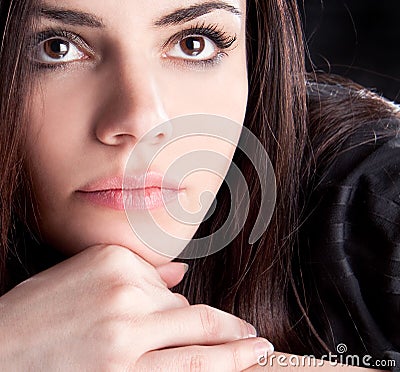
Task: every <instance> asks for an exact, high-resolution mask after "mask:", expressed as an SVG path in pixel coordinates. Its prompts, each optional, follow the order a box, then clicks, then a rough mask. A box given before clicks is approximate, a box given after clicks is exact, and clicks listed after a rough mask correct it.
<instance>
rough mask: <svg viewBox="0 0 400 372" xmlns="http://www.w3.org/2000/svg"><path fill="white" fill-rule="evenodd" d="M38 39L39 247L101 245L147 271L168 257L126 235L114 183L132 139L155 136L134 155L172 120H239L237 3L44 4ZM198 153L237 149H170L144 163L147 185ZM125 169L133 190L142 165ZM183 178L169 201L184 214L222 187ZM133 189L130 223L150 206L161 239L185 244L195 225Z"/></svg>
mask: <svg viewBox="0 0 400 372" xmlns="http://www.w3.org/2000/svg"><path fill="white" fill-rule="evenodd" d="M35 34H37V35H36V37H35V39H36V41H35V42H34V44H33V45H32V46H31V48H32V49H31V52H30V56H31V57H30V58H31V59H32V61H33V63H35V65H36V66H37V67H38V72H37V73H36V75H35V90H34V96H33V98H32V100H31V102H32V105H31V113H30V125H29V128H28V137H27V138H28V155H29V157H28V158H29V162H28V164H27V166H28V168H29V169H30V171H31V174H32V177H33V187H34V193H35V196H36V199H37V202H38V212H39V226H40V230H41V233H42V236H43V238H44V239H45V240H46V241H47V242H48V243H50V244H52V245H53V246H54V247H55V248H56V249H58V250H60V251H62V252H64V253H66V254H68V255H72V254H74V253H77V252H79V251H81V250H83V249H85V248H86V247H89V246H91V245H95V244H102V243H105V244H119V245H123V246H126V247H128V248H129V249H131V250H132V251H134V252H136V253H137V254H139V255H140V256H141V257H142V258H144V259H146V260H147V261H148V262H150V263H152V264H153V265H155V266H158V265H160V264H162V263H165V262H167V261H169V260H171V258H170V257H166V256H164V255H162V254H158V253H156V252H155V251H153V250H152V249H149V247H147V246H146V245H145V244H144V243H143V242H142V241H141V240H140V239H139V238H138V237H137V236H136V235H135V233H134V232H133V231H132V229H131V227H130V225H129V223H128V221H127V217H126V214H125V212H124V210H123V208H122V206H121V200H122V199H121V195H122V192H121V188H122V184H121V182H122V181H121V180H122V178H121V177H122V176H123V175H124V170H125V165H126V163H127V161H128V157H129V154H130V152H131V150H132V149H133V148H134V146H135V144H137V143H138V141H139V140H140V138H141V137H142V136H143V135H144V134H146V133H147V132H149V131H151V130H152V128H155V127H157V128H160V129H159V130H158V131H157V133H156V134H155V135H154V136H153V137H152V138H153V139H154V141H144V142H143V144H142V147H144V148H146V146H148V147H149V148H150V147H151V146H153V145H154V143H155V142H157V141H160V142H162V141H163V140H164V141H168V139H169V138H170V137H169V136H170V134H171V131H172V132H173V123H174V121H173V120H172V119H173V118H175V117H180V116H182V115H191V114H197V113H204V114H212V115H218V116H223V117H227V118H230V119H232V120H234V121H235V122H237V123H240V124H242V123H243V120H244V114H245V109H246V102H247V70H246V49H245V1H244V0H227V1H203V0H173V1H149V0H130V1H110V0H107V1H99V0H80V1H79V0H63V1H60V0H57V1H56V0H47V1H45V2H43V3H42V10H41V11H40V14H39V19H38V26H37V30H35ZM169 120H170V122H169V123H170V124H168V125H163V126H160V124H163V123H166V122H167V123H168V121H169ZM197 149H198V150H202V149H209V150H211V151H217V150H218V152H219V153H220V154H222V155H224V156H226V157H227V158H228V159H232V156H233V153H234V150H235V146H233V145H227V143H226V142H224V143H222V142H221V141H220V142H218V140H217V139H212V138H204V137H202V138H200V137H198V138H196V137H193V138H186V139H185V140H182V141H173V144H172V145H171V146H169V147H168V148H166V150H165V151H164V152H161V153H160V154H159V155H158V156H157V157H156V158H155V159H154V161H153V162H152V163H151V166H150V169H148V170H149V171H150V172H151V173H152V175H153V179H152V182H155V183H157V182H159V179H158V178H157V175H158V176H159V175H161V176H163V175H164V174H165V173H166V171H167V169H168V167H169V166H170V165H171V164H172V163H173V161H174V158H178V157H180V156H182V155H183V154H185V153H186V152H188V151H189V150H190V151H193V150H197ZM132 161H133V163H134V164H135V165H136V166H135V171H134V176H132V179H133V181H131V182H132V184H134V183H135V180H137V177H140V175H143V172H146V170H147V166H148V164H145V162H144V160H143V158H142V157H141V156H139V155H138V156H136V157H134V158H133V160H131V162H132ZM135 177H136V178H135ZM181 181H182V182H181V184H180V186H179V187H178V188H177V190H172V191H171V192H170V194H172V195H173V196H176V197H178V200H179V202H180V203H181V205H182V206H183V207H184V208H185V210H187V211H189V212H191V213H195V212H196V210H198V208H199V196H200V195H201V194H202V192H203V191H204V190H205V189H207V190H210V191H212V192H213V193H214V194H216V192H217V190H218V189H219V187H220V185H221V182H222V180H221V178H220V177H219V176H216V175H215V174H214V173H213V172H207V171H206V170H202V171H198V172H194V173H192V174H190V175H188V176H187V177H185V178H184V179H183V180H181ZM131 187H132V190H131V194H130V197H131V200H132V199H133V200H134V202H132V203H133V204H132V208H133V209H137V214H136V216H137V218H140V213H141V211H140V209H141V208H146V210H147V211H148V212H151V214H152V216H153V218H154V220H156V221H157V223H159V225H160V226H162V227H163V229H164V230H166V231H168V233H170V234H177V235H180V236H182V237H184V238H189V239H190V238H191V237H192V236H193V234H194V233H195V231H196V229H197V227H198V224H184V223H182V221H177V220H176V219H174V218H171V216H170V215H169V214H168V213H167V211H166V209H165V206H164V205H159V203H158V202H157V200H158V199H157V198H158V197H159V196H160V191H159V189H157V188H156V186H154V185H150V186H148V187H147V186H146V187H147V188H146V190H145V193H146V195H147V196H148V198H147V199H146V198H144V197H141V196H140V195H139V194H137V190H133V188H134V187H133V186H132V185H131ZM149 197H150V199H149ZM149 200H150V202H149ZM143 205H144V207H143Z"/></svg>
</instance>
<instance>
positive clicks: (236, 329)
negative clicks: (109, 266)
mask: <svg viewBox="0 0 400 372" xmlns="http://www.w3.org/2000/svg"><path fill="white" fill-rule="evenodd" d="M161 330H162V331H161ZM140 332H143V337H142V339H143V342H142V345H141V348H143V352H146V351H149V350H156V349H163V348H165V347H176V346H186V345H192V344H199V345H215V344H220V343H226V342H230V341H234V340H238V339H242V338H248V337H254V336H256V331H255V329H254V327H253V326H251V325H250V324H249V323H247V322H245V321H244V320H242V319H240V318H238V317H236V316H234V315H232V314H229V313H226V312H224V311H221V310H218V309H215V308H213V307H211V306H207V305H192V306H181V307H178V308H175V309H169V310H166V311H163V312H154V313H150V314H148V315H147V316H146V317H145V318H144V319H143V323H142V327H141V330H140ZM152 334H157V337H148V335H152ZM146 336H147V337H146Z"/></svg>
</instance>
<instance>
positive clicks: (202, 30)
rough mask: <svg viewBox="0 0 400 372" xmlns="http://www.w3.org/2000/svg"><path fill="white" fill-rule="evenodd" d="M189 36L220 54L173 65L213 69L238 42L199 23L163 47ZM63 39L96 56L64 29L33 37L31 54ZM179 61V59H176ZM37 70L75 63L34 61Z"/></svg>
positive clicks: (216, 28) (213, 27) (83, 41)
mask: <svg viewBox="0 0 400 372" xmlns="http://www.w3.org/2000/svg"><path fill="white" fill-rule="evenodd" d="M189 36H204V37H207V38H208V39H210V40H211V41H212V42H213V43H214V44H215V45H216V47H217V48H218V49H219V51H218V53H217V54H216V55H215V56H214V57H212V58H210V59H206V60H189V59H187V60H186V59H181V61H179V62H176V61H174V60H173V61H171V63H173V64H183V65H185V66H188V67H194V66H196V67H201V68H206V67H212V66H214V65H216V64H218V63H220V62H221V60H222V58H223V57H225V56H226V55H227V53H226V50H227V49H228V48H230V47H231V46H232V45H233V43H234V42H235V41H236V40H237V37H236V35H234V36H231V35H229V34H227V33H226V32H224V31H223V30H222V29H220V28H219V26H218V25H206V24H205V23H199V24H197V25H195V26H192V27H190V28H188V29H185V30H182V31H180V32H178V33H176V34H175V35H173V36H172V37H170V38H169V39H168V40H167V41H166V42H165V43H164V44H163V46H162V48H163V49H164V48H166V47H167V46H169V45H172V44H173V43H177V42H180V41H182V40H184V39H185V38H187V37H189ZM57 37H58V38H63V39H65V40H66V41H68V42H71V43H73V44H75V46H76V47H78V48H79V49H82V50H84V51H85V52H89V55H90V56H89V58H90V57H93V56H94V55H95V51H94V50H93V48H91V47H90V46H89V44H88V43H86V41H85V40H84V38H83V37H82V36H81V35H80V34H78V33H76V32H70V31H67V30H64V29H48V30H45V31H42V32H39V33H37V34H35V35H33V36H32V37H31V41H30V45H29V52H32V51H33V50H34V48H36V47H37V46H38V45H39V44H40V43H42V42H44V41H46V40H49V39H52V38H57ZM175 59H177V58H175ZM32 62H33V64H34V65H35V67H36V68H38V69H40V70H44V69H51V70H57V69H65V68H67V67H68V65H69V64H71V63H74V62H64V63H63V62H59V63H43V62H38V61H32ZM75 62H76V61H75Z"/></svg>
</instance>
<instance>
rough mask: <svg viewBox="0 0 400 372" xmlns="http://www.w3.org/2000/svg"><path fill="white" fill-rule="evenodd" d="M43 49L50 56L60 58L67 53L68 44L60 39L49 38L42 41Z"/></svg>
mask: <svg viewBox="0 0 400 372" xmlns="http://www.w3.org/2000/svg"><path fill="white" fill-rule="evenodd" d="M43 49H44V52H45V53H46V54H47V55H48V56H49V57H50V58H52V59H62V58H64V57H65V56H66V55H67V54H68V52H69V49H70V44H69V42H68V41H65V40H62V39H50V40H47V41H45V42H44V43H43Z"/></svg>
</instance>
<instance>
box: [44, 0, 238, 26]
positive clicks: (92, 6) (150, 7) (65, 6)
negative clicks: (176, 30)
mask: <svg viewBox="0 0 400 372" xmlns="http://www.w3.org/2000/svg"><path fill="white" fill-rule="evenodd" d="M245 5H246V2H245V0H213V1H210V0H208V1H205V0H197V1H195V0H171V1H165V0H164V1H159V0H153V1H152V0H129V1H128V0H127V1H123V0H115V1H112V0H106V1H101V0H62V1H60V0H46V1H42V2H41V3H40V6H39V10H40V11H39V14H40V15H41V16H43V17H45V18H49V19H53V20H54V19H56V20H59V21H64V20H68V21H69V23H75V24H76V25H81V26H82V25H83V26H92V27H104V26H106V25H107V23H112V22H113V20H114V21H118V22H121V20H123V19H126V20H127V21H128V22H135V23H138V24H140V23H148V22H151V23H153V25H155V26H173V25H179V24H181V23H185V22H188V21H190V20H192V19H196V18H198V17H201V16H203V15H206V14H209V13H215V12H221V13H227V14H231V15H235V16H237V17H240V18H241V17H243V16H244V15H245V14H244V13H245Z"/></svg>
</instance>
